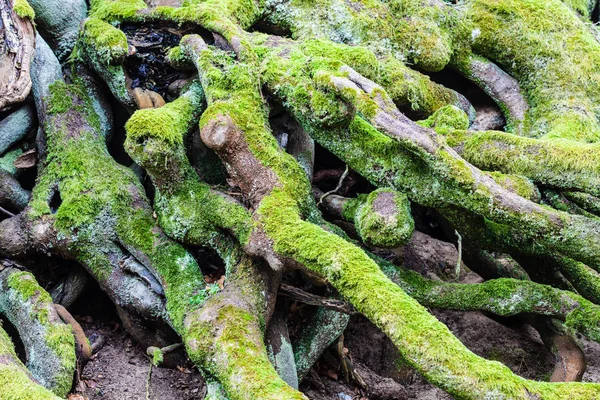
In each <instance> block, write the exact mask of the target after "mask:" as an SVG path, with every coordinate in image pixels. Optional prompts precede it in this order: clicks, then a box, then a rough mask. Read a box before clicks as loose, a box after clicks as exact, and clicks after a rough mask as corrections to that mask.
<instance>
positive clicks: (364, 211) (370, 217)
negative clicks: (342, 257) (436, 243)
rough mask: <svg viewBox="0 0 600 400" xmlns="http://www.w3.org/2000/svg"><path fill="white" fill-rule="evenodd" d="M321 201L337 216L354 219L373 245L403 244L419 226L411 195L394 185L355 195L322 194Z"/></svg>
mask: <svg viewBox="0 0 600 400" xmlns="http://www.w3.org/2000/svg"><path fill="white" fill-rule="evenodd" d="M320 203H321V204H323V205H324V206H325V208H326V209H327V211H328V212H329V213H330V214H332V215H333V216H335V217H339V218H344V219H345V220H346V221H348V222H352V223H354V225H355V226H356V231H357V233H358V234H359V236H360V237H361V239H362V240H363V242H364V243H365V244H367V245H369V246H376V247H397V246H402V245H404V244H406V243H407V242H408V241H409V240H410V238H411V236H412V233H413V230H414V227H415V223H414V220H413V218H412V215H411V214H410V202H409V201H408V198H407V197H406V195H405V194H403V193H399V192H397V191H395V190H393V189H377V190H375V191H374V192H371V193H369V194H364V195H360V196H358V197H357V198H354V199H350V198H344V197H342V196H337V195H329V196H324V197H323V196H321V197H320Z"/></svg>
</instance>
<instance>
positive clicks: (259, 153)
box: [184, 36, 600, 398]
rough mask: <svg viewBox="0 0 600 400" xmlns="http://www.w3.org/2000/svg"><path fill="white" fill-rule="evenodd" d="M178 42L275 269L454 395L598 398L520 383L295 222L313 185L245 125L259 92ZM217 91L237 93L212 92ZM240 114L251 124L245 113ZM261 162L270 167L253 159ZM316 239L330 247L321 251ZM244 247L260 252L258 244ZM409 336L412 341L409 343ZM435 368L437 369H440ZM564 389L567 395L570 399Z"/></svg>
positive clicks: (215, 145)
mask: <svg viewBox="0 0 600 400" xmlns="http://www.w3.org/2000/svg"><path fill="white" fill-rule="evenodd" d="M184 42H185V43H184V46H189V47H187V48H189V49H190V50H189V51H190V53H191V54H193V55H194V56H195V57H197V61H196V62H197V64H196V65H197V66H198V69H199V73H200V78H201V82H202V83H203V88H204V90H205V91H206V93H207V98H209V99H211V101H210V102H209V105H208V109H207V110H206V111H205V113H204V114H203V117H202V119H201V122H200V127H201V136H202V139H203V141H204V142H205V143H206V144H207V146H209V147H210V148H212V149H213V150H215V151H216V152H217V154H218V155H219V156H220V157H221V158H222V159H223V161H224V163H225V165H226V166H227V167H228V170H229V172H230V175H232V177H233V179H234V180H235V184H236V185H238V186H239V187H240V188H242V190H243V191H244V192H245V193H248V194H249V196H248V199H249V201H250V202H251V204H252V205H253V207H254V209H255V210H256V211H255V213H254V215H255V218H256V222H257V223H258V224H259V225H258V226H259V228H258V229H259V230H258V234H259V235H266V236H267V237H268V238H269V239H270V240H272V243H273V250H275V251H276V253H277V258H276V259H271V260H269V263H270V265H271V267H272V268H274V269H281V268H282V267H283V266H284V265H285V264H284V263H286V262H287V263H289V262H290V261H289V260H293V263H295V264H296V265H297V264H300V265H302V266H304V267H306V268H308V269H309V270H311V271H313V272H315V273H317V274H320V275H322V276H324V277H325V278H327V279H328V280H329V282H330V283H331V284H332V286H333V287H335V288H336V289H337V290H338V292H340V294H341V295H342V296H344V297H345V298H346V299H347V300H349V301H350V302H351V303H352V304H353V305H354V306H355V307H356V308H357V310H358V311H359V312H361V313H363V314H364V315H365V316H367V317H368V318H370V319H371V320H372V321H374V322H375V323H376V324H377V325H378V326H379V327H380V328H381V329H382V330H383V331H384V332H385V333H386V334H387V335H388V337H390V339H391V340H392V342H393V343H394V344H395V345H396V346H397V347H398V349H399V350H400V352H401V354H402V355H403V356H404V357H405V358H406V359H407V360H409V362H411V363H412V365H413V366H414V367H415V368H416V369H417V370H418V371H419V372H421V373H422V374H423V375H425V376H426V377H427V378H428V380H430V381H431V382H432V383H434V384H437V385H440V386H442V387H444V388H445V389H446V390H448V392H450V393H452V394H455V395H456V396H459V397H461V398H481V397H485V396H486V395H489V394H490V393H495V394H500V393H503V394H504V395H505V396H511V397H513V398H528V397H529V396H530V394H531V393H534V394H535V395H538V396H540V397H542V398H561V397H562V398H568V397H569V396H571V395H572V394H573V393H577V395H579V396H580V397H581V398H593V397H594V396H597V395H598V392H599V391H600V389H599V388H598V387H596V386H590V385H580V384H577V383H569V385H570V386H566V385H564V384H563V385H562V386H560V388H559V386H558V385H556V386H553V385H550V384H547V383H541V382H532V381H527V380H525V379H522V378H519V377H516V376H514V375H513V374H512V373H511V372H510V371H509V370H508V368H506V367H504V366H501V365H499V364H497V363H493V362H489V361H486V360H483V359H481V358H479V357H477V356H475V355H474V354H472V353H470V352H469V351H468V350H466V348H465V347H464V346H463V345H462V344H461V343H460V342H459V341H458V340H457V339H456V338H455V337H454V336H453V335H452V334H451V333H450V332H449V331H448V329H447V328H446V327H445V326H443V325H442V324H439V322H438V321H437V320H435V318H434V317H432V316H431V315H430V314H428V313H427V312H426V310H425V309H424V308H422V307H421V306H419V305H418V304H417V303H416V302H415V301H414V300H413V299H412V298H411V297H410V296H408V295H407V294H406V293H405V292H403V291H402V290H401V289H400V288H399V287H398V286H396V285H395V284H394V283H392V282H391V281H389V279H388V278H387V277H385V275H383V273H382V272H381V270H380V269H379V267H378V265H377V264H376V263H375V262H374V261H373V260H371V259H370V258H369V257H368V256H367V255H366V254H365V253H364V252H362V251H361V250H360V249H358V248H357V247H355V246H354V245H352V244H350V243H348V242H347V241H345V240H343V239H341V238H339V237H338V236H336V235H335V234H332V233H329V232H327V231H325V230H323V229H322V228H321V227H319V226H318V225H315V224H313V223H311V222H308V221H304V220H302V218H301V216H300V215H301V213H302V211H301V210H303V209H304V210H306V211H308V210H309V209H310V207H311V202H310V199H311V198H312V196H311V189H310V185H309V184H308V181H307V180H303V179H302V178H301V177H303V176H304V173H303V172H302V170H301V168H300V167H299V166H298V165H297V164H294V162H293V158H291V157H290V156H286V155H285V154H283V153H281V151H280V149H279V146H278V145H277V142H276V141H275V139H274V138H273V136H272V135H271V134H270V132H269V131H268V130H266V129H265V124H256V123H255V122H252V123H251V122H250V121H252V120H253V121H256V118H257V116H260V115H263V116H264V115H265V114H264V111H263V110H262V102H261V99H260V96H259V95H258V93H257V92H255V91H254V88H255V87H256V85H255V84H254V83H253V78H252V75H250V74H249V72H248V70H247V69H246V67H245V66H244V65H241V64H236V65H234V66H230V67H229V68H233V70H234V71H235V74H233V73H232V72H231V71H229V74H223V72H222V71H221V70H220V69H219V68H218V67H217V66H216V65H223V58H222V57H223V56H220V57H221V58H220V61H219V63H218V64H215V61H214V60H213V58H212V57H213V56H212V54H210V53H209V52H206V51H204V50H206V46H205V45H204V43H203V41H202V39H200V38H199V37H197V36H196V37H188V38H184ZM208 77H210V78H208ZM232 81H233V82H235V83H232ZM209 82H210V84H208V83H209ZM223 85H225V86H227V87H229V88H236V90H233V91H217V88H219V87H222V86H223ZM230 96H235V99H236V102H235V103H233V102H231V101H230V99H231V97H230ZM240 103H241V104H244V108H243V109H241V108H238V107H239V104H240ZM247 113H250V114H252V115H253V116H254V118H253V119H248V118H247V117H245V116H246V115H247ZM327 123H328V124H329V123H330V122H327ZM421 139H422V140H423V142H424V143H423V142H422V145H427V144H430V143H431V142H429V141H428V139H426V138H421ZM259 144H260V145H259ZM427 148H428V149H429V151H431V149H430V148H429V147H427ZM266 159H269V162H268V163H265V161H262V162H261V161H260V160H266ZM242 165H243V166H244V167H243V168H242ZM265 165H269V166H270V167H269V168H267V167H265ZM290 179H291V180H290ZM312 207H314V203H312ZM252 238H253V237H252V236H251V237H250V241H252ZM322 243H328V245H327V246H326V248H325V247H324V246H323V245H322ZM262 246H264V243H263V244H262ZM245 248H246V249H256V250H258V251H259V252H262V251H264V250H263V249H262V248H258V247H256V246H250V247H248V246H246V247H245ZM259 254H260V253H259ZM263 254H264V253H263ZM576 320H577V318H574V319H573V320H572V322H573V323H576ZM408 321H410V322H408ZM424 326H427V327H428V332H429V335H428V337H427V338H425V337H422V336H420V335H419V334H418V332H419V330H420V329H423V327H424ZM582 329H583V327H582ZM416 337H419V339H418V340H415V338H416ZM440 365H443V366H444V368H443V371H442V370H440V368H439V366H440ZM474 382H477V383H476V384H474ZM569 388H570V389H569ZM570 391H573V392H572V393H571V394H567V393H569V392H570ZM559 392H560V394H559ZM552 396H558V397H552Z"/></svg>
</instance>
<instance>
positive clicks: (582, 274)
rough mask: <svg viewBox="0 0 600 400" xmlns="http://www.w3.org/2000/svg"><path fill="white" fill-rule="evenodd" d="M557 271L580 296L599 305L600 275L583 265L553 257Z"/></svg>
mask: <svg viewBox="0 0 600 400" xmlns="http://www.w3.org/2000/svg"><path fill="white" fill-rule="evenodd" d="M554 262H555V263H556V266H557V269H558V270H559V271H560V272H561V273H562V275H563V276H564V277H565V278H566V279H567V280H568V281H569V282H570V283H571V285H573V288H574V289H575V290H577V293H579V294H580V295H581V296H583V297H585V298H586V299H588V300H590V301H592V302H594V303H596V304H600V273H598V272H597V271H596V270H594V269H592V268H590V267H588V266H587V265H585V264H584V263H581V262H578V261H574V260H571V259H570V258H567V257H555V258H554Z"/></svg>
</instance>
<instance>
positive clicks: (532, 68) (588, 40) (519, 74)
mask: <svg viewBox="0 0 600 400" xmlns="http://www.w3.org/2000/svg"><path fill="white" fill-rule="evenodd" d="M466 14H467V15H468V17H469V18H470V19H471V21H472V22H473V24H474V25H473V26H472V29H473V30H472V32H473V33H472V35H473V36H472V41H473V45H472V46H473V51H474V52H475V53H477V54H481V55H483V56H485V57H487V58H489V59H490V60H494V62H496V63H498V65H499V66H500V67H501V68H503V69H504V70H505V71H506V72H508V73H509V74H510V75H511V76H513V77H514V78H516V79H517V80H518V81H519V84H520V87H521V88H522V90H523V92H524V94H525V97H526V98H527V99H528V102H529V105H530V109H529V112H528V115H527V119H526V123H525V126H524V128H525V132H526V134H527V136H533V137H540V136H544V137H546V138H565V139H574V140H581V141H590V142H595V141H598V139H599V138H600V126H599V124H598V117H597V113H596V111H595V110H596V104H598V93H600V90H599V82H600V76H599V69H598V59H599V57H598V56H599V55H600V43H599V42H598V41H597V40H596V39H595V38H594V36H593V35H592V33H591V31H590V30H589V29H588V27H587V26H586V25H585V23H584V22H583V21H581V20H580V19H579V18H578V17H577V15H576V13H574V12H573V11H572V10H571V9H570V8H569V7H568V6H567V5H566V4H564V3H563V2H562V1H561V0H549V1H548V0H510V1H504V0H494V1H487V0H474V1H469V2H468V8H467V10H466ZM541 64H543V65H544V68H540V65H541ZM581 82H586V84H584V85H582V84H581ZM588 83H589V84H588Z"/></svg>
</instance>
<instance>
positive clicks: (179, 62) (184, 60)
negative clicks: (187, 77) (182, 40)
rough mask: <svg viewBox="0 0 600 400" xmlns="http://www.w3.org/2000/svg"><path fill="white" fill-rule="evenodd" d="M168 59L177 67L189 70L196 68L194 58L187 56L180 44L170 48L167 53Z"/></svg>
mask: <svg viewBox="0 0 600 400" xmlns="http://www.w3.org/2000/svg"><path fill="white" fill-rule="evenodd" d="M167 61H168V62H169V64H171V66H172V67H173V68H175V69H182V70H188V69H193V68H194V63H193V62H192V60H191V59H190V58H189V57H188V56H186V54H185V52H184V51H183V50H182V49H181V47H180V46H175V47H172V48H171V49H169V52H168V53H167Z"/></svg>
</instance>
